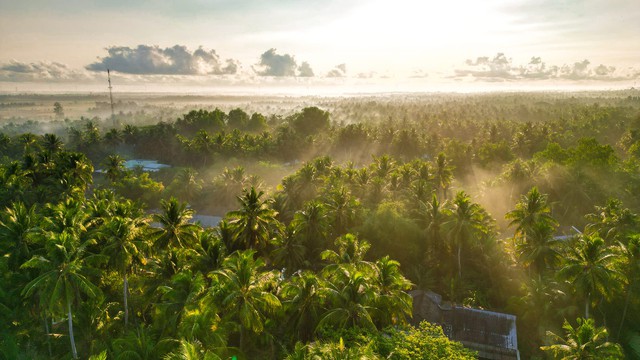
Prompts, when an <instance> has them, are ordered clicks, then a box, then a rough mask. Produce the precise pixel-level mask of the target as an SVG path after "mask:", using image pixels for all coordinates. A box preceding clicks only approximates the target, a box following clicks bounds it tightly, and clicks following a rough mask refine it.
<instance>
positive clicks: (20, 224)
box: [0, 202, 40, 271]
mask: <svg viewBox="0 0 640 360" xmlns="http://www.w3.org/2000/svg"><path fill="white" fill-rule="evenodd" d="M39 223H40V220H39V216H38V214H37V213H36V208H35V205H34V206H31V207H30V208H27V207H26V206H25V205H24V203H22V202H15V203H13V204H12V206H11V207H9V208H7V209H6V210H5V211H4V213H1V214H0V244H2V246H0V253H1V254H3V255H5V254H6V255H8V256H9V269H10V270H12V271H16V270H18V268H19V267H20V265H22V263H23V262H24V261H26V260H27V259H29V258H30V257H31V242H32V241H33V237H34V235H36V234H37V233H38V232H39V231H40V228H39Z"/></svg>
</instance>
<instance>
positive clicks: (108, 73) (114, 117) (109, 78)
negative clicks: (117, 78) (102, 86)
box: [107, 69, 116, 126]
mask: <svg viewBox="0 0 640 360" xmlns="http://www.w3.org/2000/svg"><path fill="white" fill-rule="evenodd" d="M107 80H108V81H109V100H110V101H111V120H112V121H113V126H116V115H115V114H114V112H113V94H112V93H111V73H110V72H109V69H107Z"/></svg>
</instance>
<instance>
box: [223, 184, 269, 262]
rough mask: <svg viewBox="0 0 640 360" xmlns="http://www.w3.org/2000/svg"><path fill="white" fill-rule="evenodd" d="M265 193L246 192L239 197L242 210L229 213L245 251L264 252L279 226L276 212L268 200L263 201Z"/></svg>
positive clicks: (253, 189)
mask: <svg viewBox="0 0 640 360" xmlns="http://www.w3.org/2000/svg"><path fill="white" fill-rule="evenodd" d="M263 195H264V192H262V191H260V192H258V191H256V189H255V188H253V187H252V188H251V189H249V190H245V191H244V194H243V195H242V196H241V197H238V201H239V202H240V209H238V210H236V211H231V212H229V214H228V216H229V217H230V218H231V221H230V222H229V225H231V226H232V228H233V229H234V232H235V234H236V240H237V241H238V242H240V243H241V244H242V245H243V246H244V248H245V249H254V250H257V251H259V252H263V251H264V250H265V249H266V248H267V246H268V245H269V243H270V241H271V237H272V236H273V232H274V231H273V229H274V227H276V226H277V224H279V222H278V221H277V220H276V219H275V216H276V212H275V210H273V209H271V208H270V207H269V201H268V200H262V196H263Z"/></svg>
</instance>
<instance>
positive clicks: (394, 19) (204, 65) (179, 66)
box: [0, 0, 640, 92]
mask: <svg viewBox="0 0 640 360" xmlns="http://www.w3.org/2000/svg"><path fill="white" fill-rule="evenodd" d="M639 39H640V4H639V3H638V2H637V0H483V1H477V0H476V1H462V0H447V1H442V0H440V1H431V0H422V1H419V0H394V1H382V0H369V1H365V0H342V1H338V0H322V1H320V0H270V1H265V0H166V1H161V0H126V1H125V0H109V1H98V0H56V1H53V0H21V1H16V0H0V92H2V91H4V92H7V91H13V89H14V88H15V89H18V88H20V89H24V90H29V89H31V90H33V91H38V90H42V89H44V90H49V91H56V90H58V89H72V88H75V89H81V90H83V89H89V88H101V87H104V80H105V78H106V69H107V68H109V69H110V70H111V71H112V79H113V82H114V86H115V85H118V86H121V87H128V88H129V89H134V88H138V89H141V91H144V90H145V89H146V90H148V89H157V88H164V89H175V88H177V87H179V86H182V87H184V88H189V89H198V88H207V87H211V88H222V89H225V88H226V89H251V88H254V89H258V90H263V89H266V88H270V87H276V88H285V87H294V88H300V89H305V90H308V91H315V90H318V89H326V88H332V87H333V88H335V87H355V88H358V89H370V90H372V91H387V90H388V91H403V90H408V91H434V90H436V91H437V90H439V89H442V90H444V91H455V90H459V89H468V88H475V89H484V88H494V89H517V88H523V89H528V88H554V87H563V86H567V87H568V86H571V87H600V88H628V87H631V86H636V84H637V81H638V79H640V40H639Z"/></svg>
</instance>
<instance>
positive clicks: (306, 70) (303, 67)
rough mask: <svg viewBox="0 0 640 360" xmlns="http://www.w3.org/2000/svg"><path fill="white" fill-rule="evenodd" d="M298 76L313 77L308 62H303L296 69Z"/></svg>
mask: <svg viewBox="0 0 640 360" xmlns="http://www.w3.org/2000/svg"><path fill="white" fill-rule="evenodd" d="M298 76H301V77H313V76H314V73H313V69H312V68H311V65H309V63H308V62H306V61H304V62H303V63H302V64H300V66H299V67H298Z"/></svg>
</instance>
